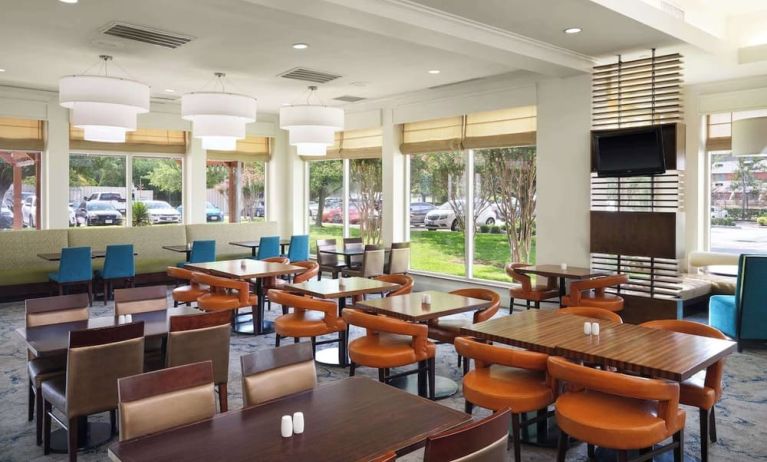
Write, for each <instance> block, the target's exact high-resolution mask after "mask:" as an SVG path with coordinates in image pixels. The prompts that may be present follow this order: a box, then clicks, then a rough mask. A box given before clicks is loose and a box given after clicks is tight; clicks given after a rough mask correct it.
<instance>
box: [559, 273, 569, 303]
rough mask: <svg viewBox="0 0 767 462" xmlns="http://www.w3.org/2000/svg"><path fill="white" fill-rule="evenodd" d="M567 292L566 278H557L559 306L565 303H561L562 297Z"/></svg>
mask: <svg viewBox="0 0 767 462" xmlns="http://www.w3.org/2000/svg"><path fill="white" fill-rule="evenodd" d="M566 293H567V280H566V279H565V278H563V277H562V278H559V307H560V308H562V307H564V306H565V305H563V304H562V297H564V296H565V294H566Z"/></svg>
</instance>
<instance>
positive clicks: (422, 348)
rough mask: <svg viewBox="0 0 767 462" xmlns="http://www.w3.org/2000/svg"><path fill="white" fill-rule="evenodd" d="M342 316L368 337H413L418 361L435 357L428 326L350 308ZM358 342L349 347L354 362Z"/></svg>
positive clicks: (413, 345) (412, 344) (412, 343)
mask: <svg viewBox="0 0 767 462" xmlns="http://www.w3.org/2000/svg"><path fill="white" fill-rule="evenodd" d="M342 315H343V318H344V321H346V322H347V323H348V324H351V325H354V326H357V327H362V328H364V329H366V330H367V334H366V337H370V336H377V335H379V334H380V333H387V334H398V335H408V336H410V337H413V341H412V342H411V346H412V347H413V351H414V352H415V360H416V361H423V360H425V359H427V358H431V357H433V356H434V352H435V347H434V345H433V344H432V343H431V342H429V340H428V337H427V336H428V334H429V327H428V326H427V325H426V324H415V323H410V322H407V321H402V320H401V319H395V318H391V317H388V316H377V315H374V314H368V313H365V312H363V311H360V310H355V309H350V308H347V309H345V310H344V311H343V314H342ZM357 340H359V339H355V340H354V341H353V342H352V344H350V346H349V348H350V349H349V354H350V355H351V356H352V360H354V357H353V354H354V348H353V346H354V342H356V341H357ZM355 362H357V361H355ZM363 365H364V364H363ZM376 367H388V366H376ZM392 367H396V365H393V366H392Z"/></svg>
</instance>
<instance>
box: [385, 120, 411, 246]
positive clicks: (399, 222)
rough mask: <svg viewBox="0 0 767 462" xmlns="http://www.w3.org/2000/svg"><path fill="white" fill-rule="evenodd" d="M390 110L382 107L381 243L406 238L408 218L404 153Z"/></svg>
mask: <svg viewBox="0 0 767 462" xmlns="http://www.w3.org/2000/svg"><path fill="white" fill-rule="evenodd" d="M392 115H393V111H392V110H391V109H384V110H383V114H382V116H383V117H382V130H383V146H382V148H383V149H382V150H383V160H382V176H383V178H382V186H383V191H382V193H383V220H382V222H381V226H382V227H383V230H382V233H381V235H382V237H383V239H382V240H383V243H384V244H386V245H390V244H391V243H392V242H401V241H404V240H405V239H406V236H407V226H408V221H409V210H408V196H409V194H406V192H407V191H409V189H410V185H409V184H407V183H406V180H407V175H406V171H405V162H406V159H405V156H404V155H403V154H402V152H400V150H399V146H400V144H401V143H402V131H401V129H400V126H399V125H396V124H394V122H393V120H392Z"/></svg>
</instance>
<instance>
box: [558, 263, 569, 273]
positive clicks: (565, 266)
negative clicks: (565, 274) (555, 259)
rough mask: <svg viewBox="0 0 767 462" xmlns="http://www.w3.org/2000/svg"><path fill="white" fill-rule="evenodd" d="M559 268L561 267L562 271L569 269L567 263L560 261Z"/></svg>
mask: <svg viewBox="0 0 767 462" xmlns="http://www.w3.org/2000/svg"><path fill="white" fill-rule="evenodd" d="M559 268H560V269H561V270H562V271H567V263H560V264H559Z"/></svg>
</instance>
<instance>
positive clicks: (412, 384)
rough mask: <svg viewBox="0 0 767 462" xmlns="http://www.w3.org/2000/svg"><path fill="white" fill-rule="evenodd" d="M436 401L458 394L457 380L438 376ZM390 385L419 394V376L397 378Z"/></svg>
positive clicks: (435, 380)
mask: <svg viewBox="0 0 767 462" xmlns="http://www.w3.org/2000/svg"><path fill="white" fill-rule="evenodd" d="M434 384H435V387H434V390H435V391H434V399H435V400H439V399H445V398H449V397H451V396H453V395H454V394H456V393H458V384H457V383H456V382H455V380H453V379H451V378H448V377H444V376H442V375H436V376H435V377H434ZM389 385H391V386H393V387H396V388H399V389H400V390H404V391H407V392H408V393H412V394H414V395H417V394H418V374H411V375H407V376H405V377H397V378H396V379H392V380H391V381H390V382H389Z"/></svg>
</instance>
